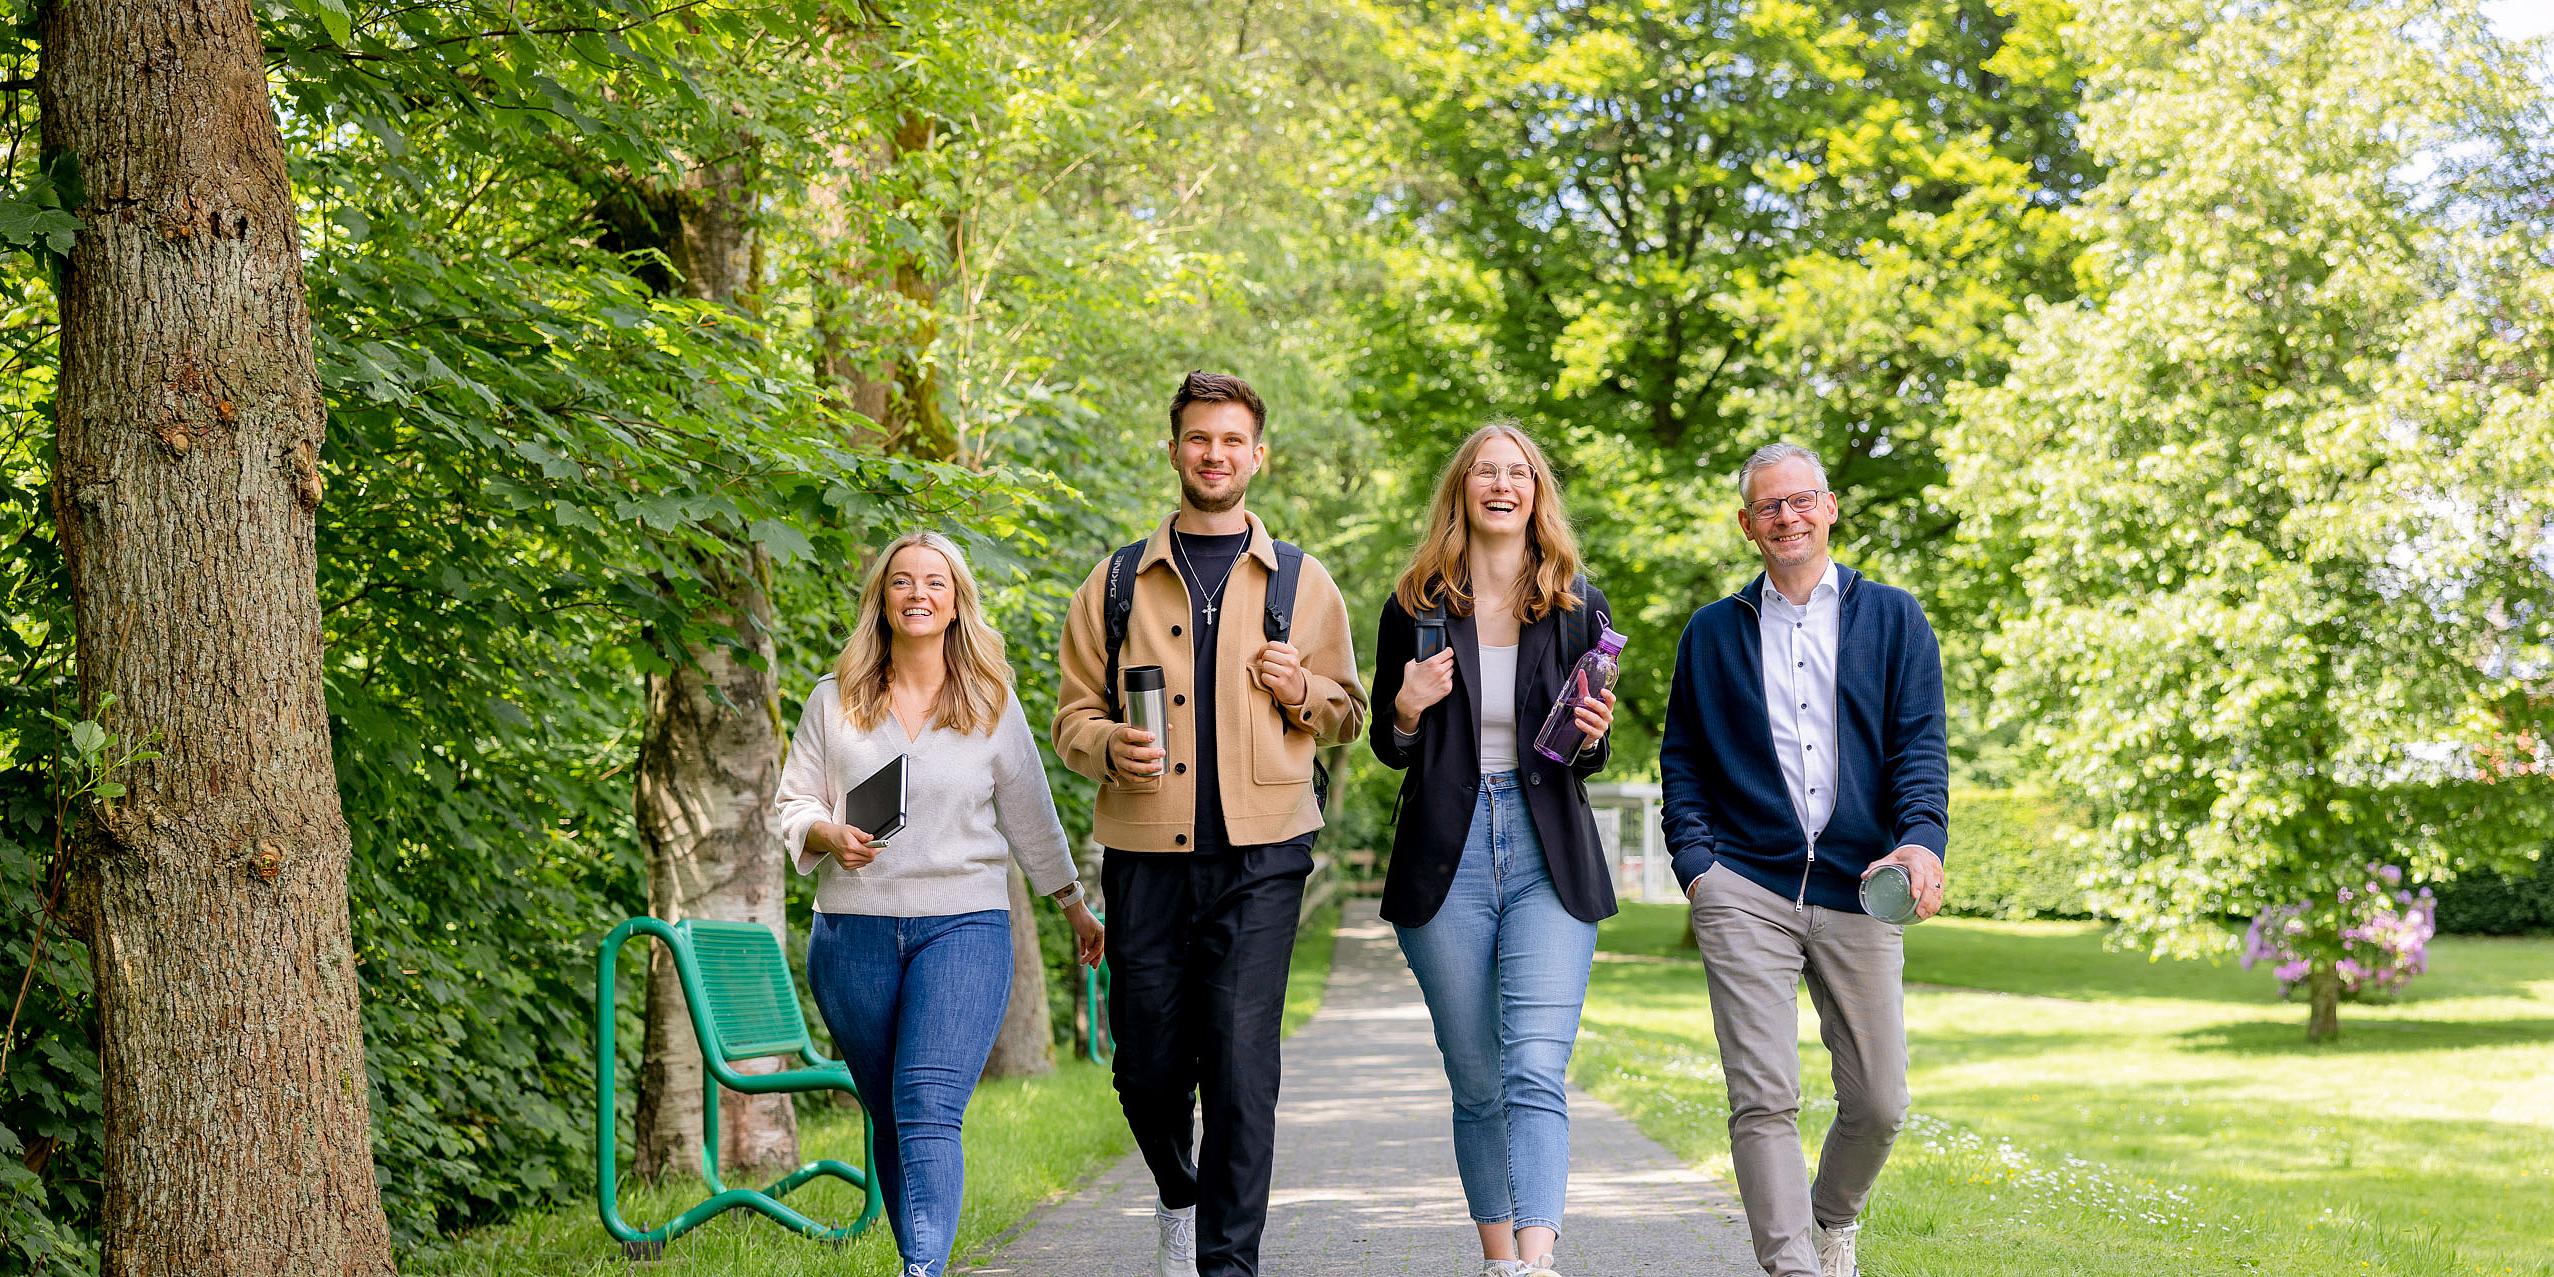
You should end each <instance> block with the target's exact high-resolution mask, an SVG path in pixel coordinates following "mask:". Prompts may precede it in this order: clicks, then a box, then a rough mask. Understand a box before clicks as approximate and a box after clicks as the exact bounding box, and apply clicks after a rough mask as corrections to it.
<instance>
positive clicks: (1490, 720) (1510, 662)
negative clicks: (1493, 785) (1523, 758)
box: [1481, 643, 1517, 776]
mask: <svg viewBox="0 0 2554 1277" xmlns="http://www.w3.org/2000/svg"><path fill="white" fill-rule="evenodd" d="M1516 760H1517V753H1516V644H1514V643H1510V644H1508V645H1507V646H1506V647H1491V646H1490V645H1488V644H1486V643H1484V644H1482V645H1481V774H1482V775H1485V776H1486V775H1489V774H1490V773H1491V772H1512V771H1515V770H1516Z"/></svg>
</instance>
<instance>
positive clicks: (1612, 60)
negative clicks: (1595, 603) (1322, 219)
mask: <svg viewBox="0 0 2554 1277" xmlns="http://www.w3.org/2000/svg"><path fill="white" fill-rule="evenodd" d="M1373 10H1374V12H1375V14H1376V22H1377V24H1378V27H1379V29H1380V31H1381V36H1380V38H1379V40H1378V44H1379V47H1380V48H1381V49H1382V50H1383V51H1384V53H1385V55H1386V56H1387V58H1388V59H1389V64H1390V67H1391V68H1392V72H1393V74H1392V77H1391V79H1390V81H1389V82H1390V83H1391V84H1392V85H1393V86H1394V89H1395V92H1394V94H1393V97H1392V99H1391V110H1390V112H1389V114H1388V115H1386V116H1384V117H1382V118H1379V119H1378V120H1377V121H1376V124H1375V127H1374V130H1373V132H1374V133H1375V135H1376V136H1377V137H1378V139H1379V141H1378V142H1377V143H1376V146H1377V147H1378V148H1379V149H1380V150H1381V151H1382V153H1383V154H1382V155H1381V156H1379V157H1378V159H1377V161H1376V164H1377V167H1378V168H1379V169H1380V170H1381V171H1383V172H1384V173H1385V174H1386V176H1387V180H1386V181H1385V182H1384V183H1383V184H1382V186H1381V187H1380V190H1379V192H1378V207H1379V208H1380V209H1382V210H1383V211H1384V212H1385V213H1386V214H1387V215H1388V216H1389V217H1390V218H1391V221H1392V224H1393V226H1394V228H1395V230H1396V231H1399V232H1401V234H1400V236H1399V237H1398V238H1397V241H1396V242H1394V243H1391V244H1390V245H1389V246H1388V247H1387V248H1386V250H1385V252H1386V257H1387V261H1388V263H1389V273H1388V275H1387V277H1386V278H1387V280H1388V281H1389V284H1388V286H1387V287H1385V288H1383V289H1379V290H1377V292H1376V294H1375V304H1374V305H1373V306H1372V307H1371V308H1370V309H1369V313H1368V318H1367V326H1368V329H1369V332H1370V336H1369V338H1368V342H1369V346H1368V350H1367V354H1366V359H1365V361H1364V363H1363V366H1362V367H1361V369H1360V371H1361V373H1362V374H1363V385H1362V386H1361V388H1360V403H1361V406H1362V407H1363V408H1364V409H1365V410H1366V411H1367V412H1368V413H1370V414H1371V415H1372V416H1373V418H1374V419H1375V420H1376V421H1377V422H1378V423H1379V424H1381V425H1382V426H1383V427H1384V428H1385V429H1386V430H1387V431H1388V432H1389V437H1390V438H1391V439H1392V440H1393V441H1394V443H1395V445H1396V450H1397V452H1398V453H1399V455H1400V456H1401V457H1403V458H1405V459H1406V461H1407V464H1409V465H1411V466H1413V467H1425V466H1432V465H1435V464H1437V463H1438V461H1439V460H1440V459H1441V458H1442V457H1443V456H1444V454H1445V451H1446V450H1447V448H1449V447H1450V446H1451V444H1452V443H1453V442H1454V441H1455V440H1457V439H1459V438H1461V437H1462V435H1463V433H1464V432H1465V431H1467V430H1468V429H1470V428H1471V427H1472V426H1473V425H1476V424H1478V423H1479V421H1480V420H1481V419H1483V418H1484V417H1487V416H1491V415H1499V414H1507V415H1516V416H1520V417H1522V418H1524V419H1525V421H1526V422H1527V424H1528V425H1529V426H1531V427H1534V428H1536V429H1538V430H1540V431H1542V432H1543V433H1544V435H1545V436H1546V441H1547V443H1551V444H1554V445H1556V449H1555V450H1556V452H1557V453H1558V454H1559V455H1558V460H1559V463H1560V464H1561V465H1562V467H1563V469H1564V472H1565V478H1570V479H1573V480H1574V482H1573V483H1572V488H1571V491H1572V497H1573V513H1574V514H1576V515H1577V517H1578V520H1579V523H1580V531H1581V535H1582V538H1583V540H1584V541H1585V543H1586V546H1587V548H1588V550H1589V553H1590V557H1591V560H1592V565H1593V570H1594V572H1595V574H1596V575H1597V577H1598V578H1599V579H1600V580H1602V582H1603V583H1604V585H1605V587H1606V591H1607V594H1608V595H1609V597H1610V598H1611V599H1612V600H1613V602H1614V604H1615V607H1616V609H1617V619H1618V622H1620V624H1621V626H1622V628H1624V629H1625V631H1626V632H1627V633H1628V634H1629V635H1630V637H1631V639H1632V642H1633V644H1634V649H1635V650H1636V651H1647V652H1652V653H1661V654H1663V653H1665V652H1666V651H1668V650H1669V649H1670V648H1671V647H1672V645H1673V643H1674V641H1675V635H1676V633H1677V632H1678V629H1679V628H1680V627H1681V626H1682V624H1683V622H1684V620H1685V618H1686V616H1687V615H1688V614H1690V612H1691V611H1692V610H1693V608H1694V607H1695V606H1697V605H1698V604H1699V603H1701V602H1703V601H1704V600H1706V599H1708V598H1709V597H1711V596H1713V595H1715V594H1718V593H1720V592H1722V591H1724V590H1726V589H1728V588H1730V587H1732V586H1734V585H1736V584H1737V583H1738V582H1739V581H1741V580H1743V579H1745V576H1746V575H1747V574H1748V573H1749V572H1751V571H1752V566H1751V565H1752V556H1750V555H1748V554H1747V552H1746V548H1745V546H1744V545H1743V544H1742V543H1741V541H1740V539H1739V537H1738V535H1737V532H1736V528H1735V520H1734V518H1733V515H1734V511H1735V506H1736V496H1735V494H1734V491H1733V490H1732V488H1731V480H1732V478H1733V477H1734V475H1735V472H1736V469H1737V465H1738V462H1739V460H1740V459H1741V458H1743V457H1744V455H1745V454H1746V453H1747V452H1748V451H1751V450H1753V449H1754V448H1755V447H1757V446H1759V445H1761V444H1764V443H1767V442H1771V441H1773V440H1775V439H1777V438H1787V439H1790V440H1792V441H1794V442H1797V443H1801V444H1804V445H1806V446H1809V447H1811V448H1814V449H1816V450H1818V451H1819V452H1820V454H1821V455H1822V456H1823V457H1824V458H1825V459H1826V461H1827V464H1828V467H1829V477H1830V479H1831V481H1832V483H1833V485H1834V486H1835V488H1836V489H1837V490H1838V492H1839V493H1840V494H1841V497H1842V500H1843V502H1844V504H1845V507H1846V509H1847V511H1848V517H1847V521H1846V524H1845V527H1844V529H1843V530H1842V533H1841V534H1840V535H1841V536H1842V537H1843V538H1844V539H1845V544H1844V545H1843V547H1842V552H1843V554H1844V555H1845V556H1846V557H1849V558H1852V559H1854V560H1856V561H1859V562H1862V563H1864V564H1865V565H1867V566H1874V567H1876V568H1878V569H1879V570H1882V571H1884V572H1885V571H1888V570H1889V569H1890V568H1891V567H1894V566H1902V565H1907V564H1909V563H1911V562H1913V561H1914V556H1915V554H1916V552H1917V551H1919V550H1920V549H1922V548H1923V547H1926V546H1928V545H1930V544H1932V543H1934V542H1936V541H1938V540H1939V539H1940V538H1941V537H1942V536H1943V534H1944V533H1945V532H1946V531H1947V530H1948V528H1949V526H1950V523H1951V516H1950V513H1949V512H1948V511H1945V510H1943V509H1941V508H1939V507H1938V506H1937V505H1935V504H1934V503H1932V502H1931V501H1930V500H1929V499H1928V497H1927V495H1926V493H1927V490H1928V487H1929V485H1931V484H1933V483H1935V482H1936V481H1937V480H1938V479H1939V478H1940V476H1941V474H1942V462H1941V460H1940V457H1939V453H1938V449H1937V447H1936V444H1935V439H1934V435H1935V429H1936V426H1937V423H1938V422H1939V421H1940V419H1941V417H1942V401H1943V397H1944V394H1945V392H1946V390H1947V388H1948V387H1949V386H1950V385H1952V384H1954V383H1956V382H1958V381H1961V380H1964V379H1992V378H1993V377H1994V376H1996V375H1998V374H1999V373H2000V371H2001V369H2002V367H2003V360H2004V358H2005V357H2006V355H2007V354H2008V353H2009V346H2008V344H2007V343H2006V342H2005V341H2004V339H2003V338H2002V336H2001V333H2002V324H2003V322H2004V319H2005V317H2006V316H2008V315H2010V314H2013V313H2015V312H2016V310H2017V309H2018V308H2019V307H2020V305H2021V303H2022V299H2023V298H2024V297H2026V296H2030V295H2034V294H2037V295H2044V296H2065V295H2067V294H2069V293H2070V292H2071V291H2072V287H2073V284H2072V278H2071V276H2070V274H2069V272H2068V269H2067V263H2068V260H2069V258H2070V257H2071V252H2072V240H2071V236H2070V234H2069V232H2068V227H2067V224H2066V223H2065V221H2064V219H2063V218H2061V217H2060V216H2058V210H2059V209H2060V208H2061V207H2062V206H2063V205H2064V204H2065V203H2066V202H2067V201H2068V200H2069V199H2071V198H2072V197H2073V195H2074V194H2075V193H2076V192H2077V191H2079V190H2080V189H2081V188H2082V187H2083V185H2084V184H2085V183H2086V181H2087V168H2088V166H2087V164H2086V163H2085V161H2084V160H2083V158H2082V157H2081V155H2080V154H2079V153H2078V152H2077V150H2076V146H2075V143H2074V139H2073V114H2072V112H2071V110H2070V104H2071V102H2072V99H2073V94H2074V90H2075V80H2076V70H2075V67H2074V64H2073V62H2072V60H2071V57H2070V55H2069V54H2068V53H2067V51H2066V49H2065V48H2064V47H2063V46H2062V45H2061V44H2060V43H2059V41H2058V40H2057V38H2056V32H2057V29H2058V27H2059V25H2060V23H2062V21H2063V20H2064V18H2065V15H2066V12H2067V10H2066V8H2065V6H2064V5H2062V4H2058V3H2049V2H2043V0H1992V2H1990V0H1918V2H1917V3H1912V4H1902V3H1889V4H1873V3H1854V2H1850V0H1819V2H1816V3H1802V2H1799V0H1705V2H1704V3H1682V2H1675V0H1606V2H1599V3H1547V4H1538V5H1525V6H1493V7H1488V8H1480V7H1475V6H1468V5H1467V6H1449V5H1439V4H1426V3H1410V4H1378V5H1375V6H1373ZM1425 481H1426V476H1424V475H1420V474H1415V473H1414V474H1412V475H1410V476H1409V477H1408V479H1407V480H1406V482H1408V483H1412V484H1416V483H1424V482H1425ZM1669 512H1673V513H1672V515H1671V514H1670V513H1669ZM1875 560H1876V561H1877V562H1875ZM1931 576H1932V574H1930V573H1923V574H1913V573H1910V574H1908V575H1907V577H1906V579H1907V580H1908V581H1909V583H1910V584H1914V585H1917V586H1918V587H1919V588H1927V587H1929V585H1930V584H1931ZM1665 668H1666V662H1665V661H1664V660H1657V661H1650V660H1635V661H1633V662H1632V663H1631V664H1630V665H1629V667H1628V668H1627V671H1626V678H1625V681H1624V686H1623V689H1622V692H1623V697H1624V701H1625V706H1626V713H1625V714H1624V715H1623V720H1624V722H1625V725H1626V728H1627V729H1628V731H1629V732H1630V734H1632V735H1634V736H1637V735H1638V732H1639V726H1638V725H1639V724H1641V723H1643V722H1646V721H1655V719H1656V718H1657V716H1658V712H1659V709H1660V707H1661V706H1662V705H1663V703H1664V699H1665V692H1666V679H1665V673H1664V671H1665ZM1629 756H1630V757H1633V758H1637V757H1638V756H1639V751H1638V749H1634V750H1632V751H1630V755H1629Z"/></svg>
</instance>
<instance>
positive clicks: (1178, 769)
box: [1171, 763, 1818, 794]
mask: <svg viewBox="0 0 2554 1277" xmlns="http://www.w3.org/2000/svg"><path fill="white" fill-rule="evenodd" d="M1171 773H1172V774H1173V775H1177V776H1185V775H1187V774H1188V764H1186V763H1173V764H1171ZM1809 792H1811V793H1813V794H1814V793H1816V792H1818V791H1816V790H1814V789H1813V790H1811V791H1809Z"/></svg>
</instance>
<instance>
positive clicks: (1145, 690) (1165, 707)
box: [1118, 665, 1171, 776]
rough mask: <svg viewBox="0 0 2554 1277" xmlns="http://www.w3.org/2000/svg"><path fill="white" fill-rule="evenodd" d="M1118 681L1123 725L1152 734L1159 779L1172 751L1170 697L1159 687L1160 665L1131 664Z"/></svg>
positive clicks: (1160, 678) (1161, 686)
mask: <svg viewBox="0 0 2554 1277" xmlns="http://www.w3.org/2000/svg"><path fill="white" fill-rule="evenodd" d="M1118 682H1119V684H1120V686H1121V687H1122V688H1123V691H1122V692H1121V693H1120V694H1119V698H1118V699H1119V703H1121V704H1123V705H1124V706H1125V707H1126V725H1127V726H1129V727H1133V728H1138V729H1140V730H1143V731H1148V732H1151V733H1152V734H1153V748H1155V749H1158V750H1160V751H1162V758H1163V759H1164V761H1163V762H1161V763H1157V764H1155V765H1154V770H1153V772H1152V774H1153V775H1155V776H1159V775H1161V774H1162V770H1163V769H1164V768H1165V767H1167V766H1168V765H1169V762H1168V760H1169V758H1170V752H1171V698H1170V693H1169V692H1168V691H1166V690H1165V689H1164V688H1163V685H1162V667H1161V666H1159V665H1130V666H1128V667H1127V668H1126V669H1125V670H1123V671H1121V672H1120V674H1119V677H1118Z"/></svg>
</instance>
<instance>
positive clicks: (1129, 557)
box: [1100, 541, 1149, 722]
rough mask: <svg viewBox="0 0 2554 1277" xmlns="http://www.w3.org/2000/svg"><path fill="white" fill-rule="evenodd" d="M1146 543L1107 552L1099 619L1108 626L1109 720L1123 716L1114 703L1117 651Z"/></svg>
mask: <svg viewBox="0 0 2554 1277" xmlns="http://www.w3.org/2000/svg"><path fill="white" fill-rule="evenodd" d="M1147 544H1149V543H1148V542H1144V541H1138V542H1136V543H1134V544H1133V545H1124V546H1119V547H1118V548H1117V550H1116V552H1115V553H1112V554H1110V555H1109V576H1108V593H1107V594H1106V595H1104V596H1102V599H1101V603H1100V618H1101V620H1102V621H1103V622H1104V623H1105V624H1106V625H1107V627H1108V643H1109V662H1108V707H1109V719H1110V721H1112V722H1115V721H1117V720H1119V719H1122V718H1123V717H1125V715H1124V713H1123V707H1121V706H1120V705H1119V704H1118V703H1117V700H1118V691H1117V653H1118V649H1120V648H1122V647H1125V646H1126V628H1127V625H1128V624H1129V622H1131V621H1132V620H1133V619H1134V617H1135V570H1136V569H1137V568H1138V567H1140V566H1142V565H1143V562H1144V547H1145V546H1146V545H1147Z"/></svg>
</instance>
